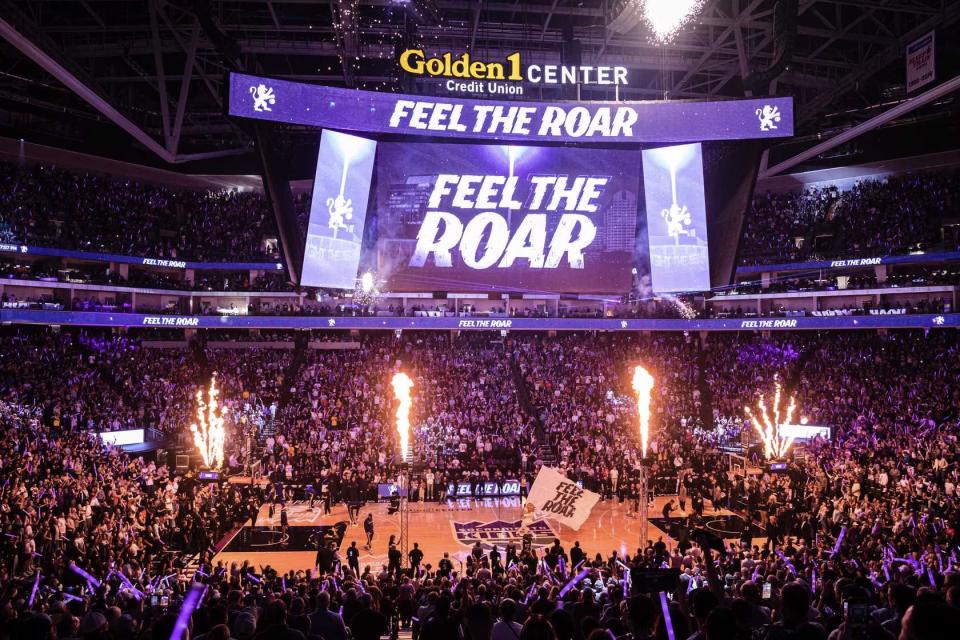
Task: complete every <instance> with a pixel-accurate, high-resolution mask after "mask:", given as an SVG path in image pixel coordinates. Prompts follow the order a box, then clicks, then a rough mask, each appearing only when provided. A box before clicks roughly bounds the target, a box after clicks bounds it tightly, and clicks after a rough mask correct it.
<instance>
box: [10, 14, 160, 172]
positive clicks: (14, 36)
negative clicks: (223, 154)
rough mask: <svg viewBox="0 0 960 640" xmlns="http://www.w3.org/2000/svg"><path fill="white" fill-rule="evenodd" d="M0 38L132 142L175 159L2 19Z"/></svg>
mask: <svg viewBox="0 0 960 640" xmlns="http://www.w3.org/2000/svg"><path fill="white" fill-rule="evenodd" d="M0 37H2V38H3V39H4V40H6V41H7V42H9V43H10V44H11V45H12V46H13V47H15V48H16V49H17V50H19V51H20V52H21V53H22V54H23V55H25V56H27V57H28V58H30V59H31V60H33V61H34V62H35V63H37V64H38V65H39V66H40V67H41V68H42V69H43V70H44V71H46V72H47V73H49V74H50V75H51V76H53V77H54V78H56V79H57V80H59V81H60V82H62V83H63V84H64V85H66V86H67V87H68V88H69V89H70V90H71V91H73V92H74V93H75V94H76V95H77V96H78V97H79V98H80V99H82V100H83V101H85V102H86V103H87V104H89V105H90V106H91V107H93V108H94V109H96V110H97V111H99V112H100V113H102V114H103V115H104V116H105V117H106V118H107V119H108V120H110V121H111V122H113V123H114V124H115V125H117V126H118V127H120V128H121V129H123V130H124V131H126V132H127V133H128V134H130V136H131V137H132V138H133V139H134V140H136V141H137V142H139V143H140V144H142V145H143V146H145V147H146V148H147V149H149V150H150V151H152V152H153V153H154V154H156V155H157V156H158V157H160V158H161V159H162V160H164V161H166V162H174V160H175V158H174V155H173V154H172V153H170V152H169V151H168V150H167V149H166V148H164V147H163V146H162V145H161V144H159V143H158V142H157V141H156V140H154V139H153V138H151V137H150V136H148V135H147V134H146V133H144V132H143V130H142V129H140V127H138V126H137V125H135V124H134V123H132V122H131V121H130V120H128V119H127V117H126V116H124V115H123V114H122V113H120V112H119V111H117V110H116V109H115V108H114V107H113V105H111V104H110V103H108V102H107V101H106V100H105V99H103V98H102V97H100V96H99V95H97V93H96V92H95V91H93V90H92V89H90V87H88V86H87V85H85V84H84V83H83V82H81V81H80V80H79V79H77V77H76V76H75V75H73V74H72V73H70V72H69V71H67V70H66V69H65V68H64V67H63V65H61V64H60V63H59V62H57V61H56V60H54V59H53V58H52V57H50V56H49V55H48V54H47V53H46V52H45V51H43V50H41V49H40V47H38V46H36V45H35V44H34V43H33V42H31V41H30V40H29V39H27V38H26V37H25V36H24V35H23V34H22V33H20V32H19V31H17V29H16V28H14V26H13V25H12V24H10V23H9V22H7V21H6V19H4V18H2V17H0Z"/></svg>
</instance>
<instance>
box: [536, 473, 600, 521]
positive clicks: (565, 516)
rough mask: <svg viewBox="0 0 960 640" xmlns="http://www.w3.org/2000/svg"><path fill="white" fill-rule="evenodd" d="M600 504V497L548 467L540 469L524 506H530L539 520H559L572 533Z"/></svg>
mask: <svg viewBox="0 0 960 640" xmlns="http://www.w3.org/2000/svg"><path fill="white" fill-rule="evenodd" d="M599 500H600V494H599V493H594V492H592V491H587V490H586V489H581V488H580V487H578V486H577V484H576V483H575V482H573V481H572V480H570V479H569V478H567V477H566V476H565V475H563V474H562V473H560V472H559V471H557V470H556V469H553V468H550V467H541V468H540V473H538V474H537V479H536V480H534V482H533V486H532V487H530V494H529V495H528V496H527V502H529V503H531V504H533V506H534V508H535V511H536V513H537V515H538V516H540V517H543V518H547V519H551V518H552V519H556V520H559V521H560V522H561V523H563V524H565V525H567V526H568V527H570V528H571V529H573V530H578V529H579V528H580V527H581V526H583V523H584V522H585V521H586V520H587V518H588V517H590V512H591V511H592V510H593V506H594V505H595V504H597V502H598V501H599Z"/></svg>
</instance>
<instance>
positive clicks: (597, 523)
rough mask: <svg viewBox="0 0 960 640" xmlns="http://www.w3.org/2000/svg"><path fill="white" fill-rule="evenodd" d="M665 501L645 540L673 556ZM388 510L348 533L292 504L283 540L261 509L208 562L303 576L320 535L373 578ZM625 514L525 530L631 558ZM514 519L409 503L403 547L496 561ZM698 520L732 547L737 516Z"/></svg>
mask: <svg viewBox="0 0 960 640" xmlns="http://www.w3.org/2000/svg"><path fill="white" fill-rule="evenodd" d="M669 499H670V497H669V496H661V497H657V498H656V499H655V500H654V504H653V505H652V506H651V508H650V512H649V513H650V516H649V528H648V538H650V539H652V540H654V541H656V540H657V539H658V538H662V539H663V541H664V542H665V543H666V544H667V546H668V547H670V548H673V547H674V546H676V538H675V537H671V535H670V533H673V534H674V535H676V532H677V530H678V527H681V526H683V525H684V524H685V518H686V516H687V515H688V513H687V512H679V513H677V512H674V516H673V517H672V518H671V519H670V521H669V522H667V521H664V519H663V518H662V517H660V516H661V511H662V509H663V505H664V504H665V503H666V502H667V500H669ZM687 506H689V504H688V505H687ZM388 508H389V505H388V504H387V503H369V504H367V505H366V506H364V507H363V508H362V509H361V510H360V515H359V517H358V520H357V521H358V524H357V525H350V524H349V520H348V516H347V508H346V506H345V505H343V504H340V505H337V506H335V507H334V508H333V509H332V512H331V513H330V514H329V515H324V514H323V508H322V505H321V504H320V502H319V501H318V502H317V503H315V504H314V507H313V508H312V509H311V508H310V506H309V503H308V502H307V501H303V500H296V501H292V502H290V503H288V504H287V518H288V521H289V525H290V526H289V528H288V531H287V533H286V534H284V533H283V532H282V531H281V529H280V511H279V508H278V509H276V510H275V512H274V513H273V516H272V517H271V516H270V506H269V505H265V506H263V507H261V509H260V514H259V516H258V518H257V524H256V527H251V526H250V524H251V523H250V521H249V520H248V521H247V522H246V524H245V525H244V527H243V528H242V529H241V530H240V531H238V532H235V533H234V535H233V536H232V537H231V538H230V539H229V540H228V541H227V542H226V544H225V545H224V546H223V548H222V550H221V551H220V553H218V554H217V556H216V558H215V561H218V562H219V561H222V562H225V563H228V564H229V563H238V564H239V563H243V562H244V561H250V562H251V563H252V564H253V565H254V566H256V565H263V566H267V565H270V566H271V567H273V568H274V569H276V570H277V571H282V572H286V571H290V570H291V569H292V570H307V569H311V568H313V567H314V566H315V563H316V556H317V545H318V543H319V542H320V540H321V539H322V538H323V537H324V535H327V536H328V537H329V538H328V539H334V540H337V539H338V538H339V542H340V560H341V561H342V562H344V563H346V555H345V550H346V548H347V547H349V546H350V544H351V543H352V542H356V543H357V547H358V548H359V549H360V566H361V568H363V567H366V566H368V565H369V566H370V567H371V569H373V570H374V571H377V570H379V569H380V567H381V565H386V563H387V545H388V541H389V539H390V536H391V535H393V536H395V537H396V538H397V539H399V537H400V514H399V513H395V514H393V515H388V513H387V511H388ZM628 510H629V505H628V504H627V503H625V502H624V503H620V502H618V501H610V500H607V501H603V502H600V503H598V504H597V505H596V506H595V507H594V509H593V511H592V513H591V514H590V517H589V518H588V519H587V521H586V522H585V523H584V525H583V526H582V527H581V528H580V530H579V531H574V530H572V529H570V528H568V527H566V526H563V525H560V524H557V523H556V522H551V521H549V520H538V521H536V523H535V524H534V525H533V526H532V527H531V530H532V532H533V535H534V540H533V542H534V546H547V545H549V544H552V542H553V539H554V538H560V541H561V544H563V546H564V547H565V548H566V549H567V550H568V551H569V549H570V547H572V546H573V543H574V542H575V541H579V542H580V546H581V547H582V548H583V549H584V551H585V552H587V553H588V554H589V555H590V557H592V556H593V555H594V554H596V553H600V554H602V555H603V557H604V558H606V557H607V556H609V555H610V553H611V552H612V551H617V553H618V554H619V555H623V554H625V553H629V554H630V555H633V554H634V553H635V552H636V550H637V547H638V546H639V544H640V519H639V517H637V516H635V515H631V514H629V513H628ZM369 513H372V514H373V521H374V539H373V546H372V550H369V551H368V550H367V549H365V548H364V545H365V544H366V535H365V534H364V531H363V526H362V523H363V519H364V518H366V516H367V514H369ZM520 514H521V502H520V499H519V498H468V499H461V500H450V501H447V502H444V503H438V502H412V503H410V505H409V530H410V547H411V548H412V547H413V543H414V542H416V543H418V544H419V545H420V548H421V549H422V550H423V553H424V563H430V564H432V565H434V566H436V563H437V560H439V559H440V558H441V557H442V555H443V554H444V553H449V554H450V557H451V558H453V559H454V566H455V567H456V566H457V564H458V562H464V561H465V559H466V556H467V555H468V554H469V552H470V549H471V548H472V547H473V545H474V543H476V542H477V541H480V542H481V544H482V545H483V546H484V547H485V548H486V549H489V548H491V547H492V546H493V545H496V546H497V547H498V548H499V549H500V551H501V553H502V552H503V549H504V547H505V546H506V545H507V544H508V543H509V542H513V543H514V544H515V545H517V548H519V547H520V534H519V532H518V530H519V527H520ZM705 516H706V528H708V529H709V530H711V531H713V532H714V533H717V535H720V536H721V537H724V538H726V539H727V541H728V542H730V541H733V540H737V539H739V532H740V530H741V528H742V526H743V521H742V520H741V519H740V518H739V516H737V515H736V514H734V513H733V512H731V511H727V510H723V509H721V510H718V511H711V510H707V511H706V512H705ZM338 525H339V527H338ZM341 532H342V538H341V537H340V536H341ZM754 534H755V536H754V541H755V544H758V543H759V540H760V538H759V535H758V534H759V532H758V531H756V530H755V531H754ZM457 568H459V567H457Z"/></svg>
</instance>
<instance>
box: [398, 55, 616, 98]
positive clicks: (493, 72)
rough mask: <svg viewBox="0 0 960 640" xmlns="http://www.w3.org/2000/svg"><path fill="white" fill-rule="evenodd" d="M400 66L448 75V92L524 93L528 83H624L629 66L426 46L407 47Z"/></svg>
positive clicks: (410, 70)
mask: <svg viewBox="0 0 960 640" xmlns="http://www.w3.org/2000/svg"><path fill="white" fill-rule="evenodd" d="M400 68H401V69H403V70H404V71H406V72H407V73H410V74H413V75H415V76H428V77H431V78H448V80H447V81H446V83H445V86H446V89H447V91H464V92H471V93H491V94H498V95H523V86H522V85H521V84H519V83H522V82H528V83H530V84H539V85H562V84H590V85H603V86H612V85H625V84H627V68H626V67H609V66H599V67H597V66H587V65H556V64H546V65H539V64H529V65H526V66H524V65H523V63H522V61H521V58H520V52H519V51H514V52H513V53H511V54H510V55H508V56H507V57H506V58H505V59H504V61H503V62H484V61H482V60H475V59H473V58H472V57H471V55H470V54H469V53H461V54H460V55H458V56H456V57H454V55H453V53H450V52H446V53H441V54H440V55H439V56H434V57H430V56H428V55H427V54H425V53H424V51H423V49H407V50H406V51H404V52H403V53H401V54H400Z"/></svg>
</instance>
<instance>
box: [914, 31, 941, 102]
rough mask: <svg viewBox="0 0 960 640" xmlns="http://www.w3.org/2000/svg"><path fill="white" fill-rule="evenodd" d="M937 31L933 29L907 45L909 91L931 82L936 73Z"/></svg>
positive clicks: (934, 78)
mask: <svg viewBox="0 0 960 640" xmlns="http://www.w3.org/2000/svg"><path fill="white" fill-rule="evenodd" d="M935 35H936V32H935V31H931V32H930V33H928V34H927V35H925V36H923V37H922V38H918V39H917V40H914V41H913V42H911V43H910V44H908V45H907V92H910V91H913V90H914V89H919V88H920V87H922V86H924V85H926V84H930V83H931V82H933V81H934V80H936V78H937V74H936V55H935V46H936V38H935Z"/></svg>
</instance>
